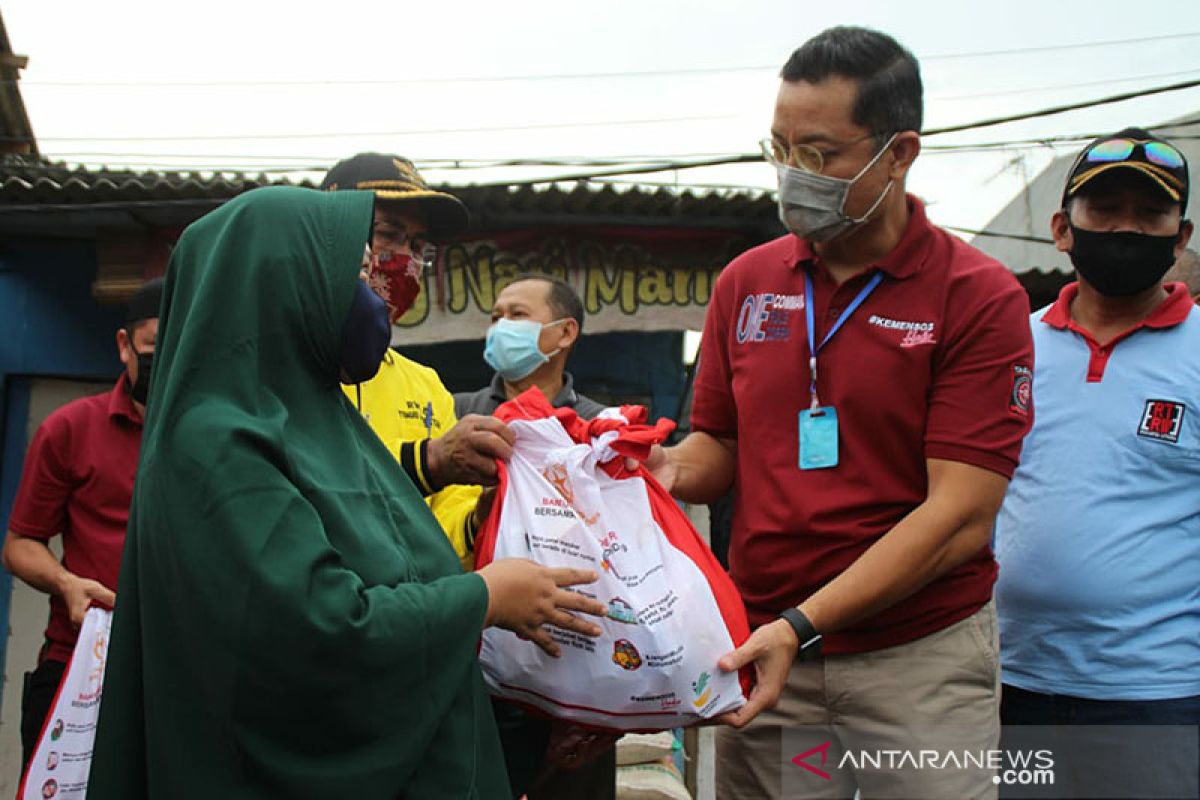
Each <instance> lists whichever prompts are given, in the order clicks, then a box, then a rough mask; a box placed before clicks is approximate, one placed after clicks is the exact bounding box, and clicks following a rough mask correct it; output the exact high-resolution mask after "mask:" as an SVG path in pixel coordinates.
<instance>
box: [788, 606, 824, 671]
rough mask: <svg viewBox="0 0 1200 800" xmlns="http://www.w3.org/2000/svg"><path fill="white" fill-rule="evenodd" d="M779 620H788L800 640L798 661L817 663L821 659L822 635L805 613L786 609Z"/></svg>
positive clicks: (797, 654)
mask: <svg viewBox="0 0 1200 800" xmlns="http://www.w3.org/2000/svg"><path fill="white" fill-rule="evenodd" d="M779 618H780V619H785V620H787V622H788V624H789V625H791V626H792V630H794V631H795V632H796V638H797V639H799V640H800V647H799V649H797V650H796V658H797V659H799V660H800V661H815V660H817V659H818V658H820V657H821V634H819V633H817V629H816V628H814V627H813V624H812V622H811V621H810V620H809V618H808V617H806V616H804V612H803V611H801V610H800V609H798V608H788V609H784V611H783V613H781V614H780V615H779Z"/></svg>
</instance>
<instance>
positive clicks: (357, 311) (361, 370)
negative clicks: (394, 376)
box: [338, 280, 392, 383]
mask: <svg viewBox="0 0 1200 800" xmlns="http://www.w3.org/2000/svg"><path fill="white" fill-rule="evenodd" d="M391 340H392V323H391V320H390V319H389V318H388V307H387V303H385V302H384V301H383V298H381V297H380V296H379V295H377V294H375V292H373V291H371V289H370V288H369V287H368V286H367V284H366V283H365V282H363V281H361V280H360V281H355V285H354V299H353V300H352V301H351V302H350V313H349V314H347V315H346V321H345V322H344V323H342V340H341V345H340V346H339V348H338V366H339V367H340V368H341V379H342V382H343V383H362V382H364V381H369V380H370V379H371V378H373V377H375V373H376V372H378V371H379V364H380V362H382V361H383V357H384V355H386V354H387V349H388V345H389V344H391Z"/></svg>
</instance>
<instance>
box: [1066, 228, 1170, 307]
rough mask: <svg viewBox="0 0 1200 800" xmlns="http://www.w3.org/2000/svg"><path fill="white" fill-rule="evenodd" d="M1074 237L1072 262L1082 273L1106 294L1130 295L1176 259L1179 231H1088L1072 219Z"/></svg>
mask: <svg viewBox="0 0 1200 800" xmlns="http://www.w3.org/2000/svg"><path fill="white" fill-rule="evenodd" d="M1067 224H1068V225H1070V226H1071V235H1072V237H1073V238H1074V240H1075V243H1074V246H1073V247H1072V248H1071V263H1072V264H1074V265H1075V269H1077V270H1078V271H1079V275H1080V277H1082V278H1083V279H1084V280H1085V281H1087V282H1088V283H1089V284H1091V285H1092V286H1093V287H1094V288H1095V289H1096V291H1098V292H1099V293H1100V294H1102V295H1105V296H1107V297H1129V296H1130V295H1135V294H1137V293H1138V292H1143V291H1145V290H1146V289H1149V288H1150V287H1151V286H1153V285H1154V284H1156V283H1158V282H1159V281H1160V280H1162V276H1163V275H1165V274H1166V273H1167V270H1169V269H1170V268H1171V265H1172V264H1174V263H1175V245H1176V243H1177V242H1178V241H1179V234H1178V233H1176V234H1173V235H1171V236H1150V235H1148V234H1145V233H1132V232H1127V231H1122V232H1119V233H1117V232H1111V231H1105V232H1100V231H1085V230H1080V229H1079V228H1076V227H1075V226H1074V225H1073V224H1071V223H1070V222H1069V221H1068V223H1067Z"/></svg>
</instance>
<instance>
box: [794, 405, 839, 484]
mask: <svg viewBox="0 0 1200 800" xmlns="http://www.w3.org/2000/svg"><path fill="white" fill-rule="evenodd" d="M837 464H838V422H837V409H835V408H834V407H833V406H820V407H819V408H809V409H805V410H804V411H801V412H800V469H828V468H830V467H836V466H837Z"/></svg>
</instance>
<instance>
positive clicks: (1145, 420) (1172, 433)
mask: <svg viewBox="0 0 1200 800" xmlns="http://www.w3.org/2000/svg"><path fill="white" fill-rule="evenodd" d="M1185 410H1186V409H1185V407H1184V405H1183V403H1176V402H1175V401H1174V400H1147V401H1146V409H1145V410H1144V411H1143V412H1142V421H1141V423H1140V424H1139V425H1138V436H1144V437H1146V438H1147V439H1157V440H1158V441H1160V442H1170V443H1171V444H1175V443H1177V442H1178V441H1179V431H1180V429H1181V428H1182V427H1183V412H1184V411H1185Z"/></svg>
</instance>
